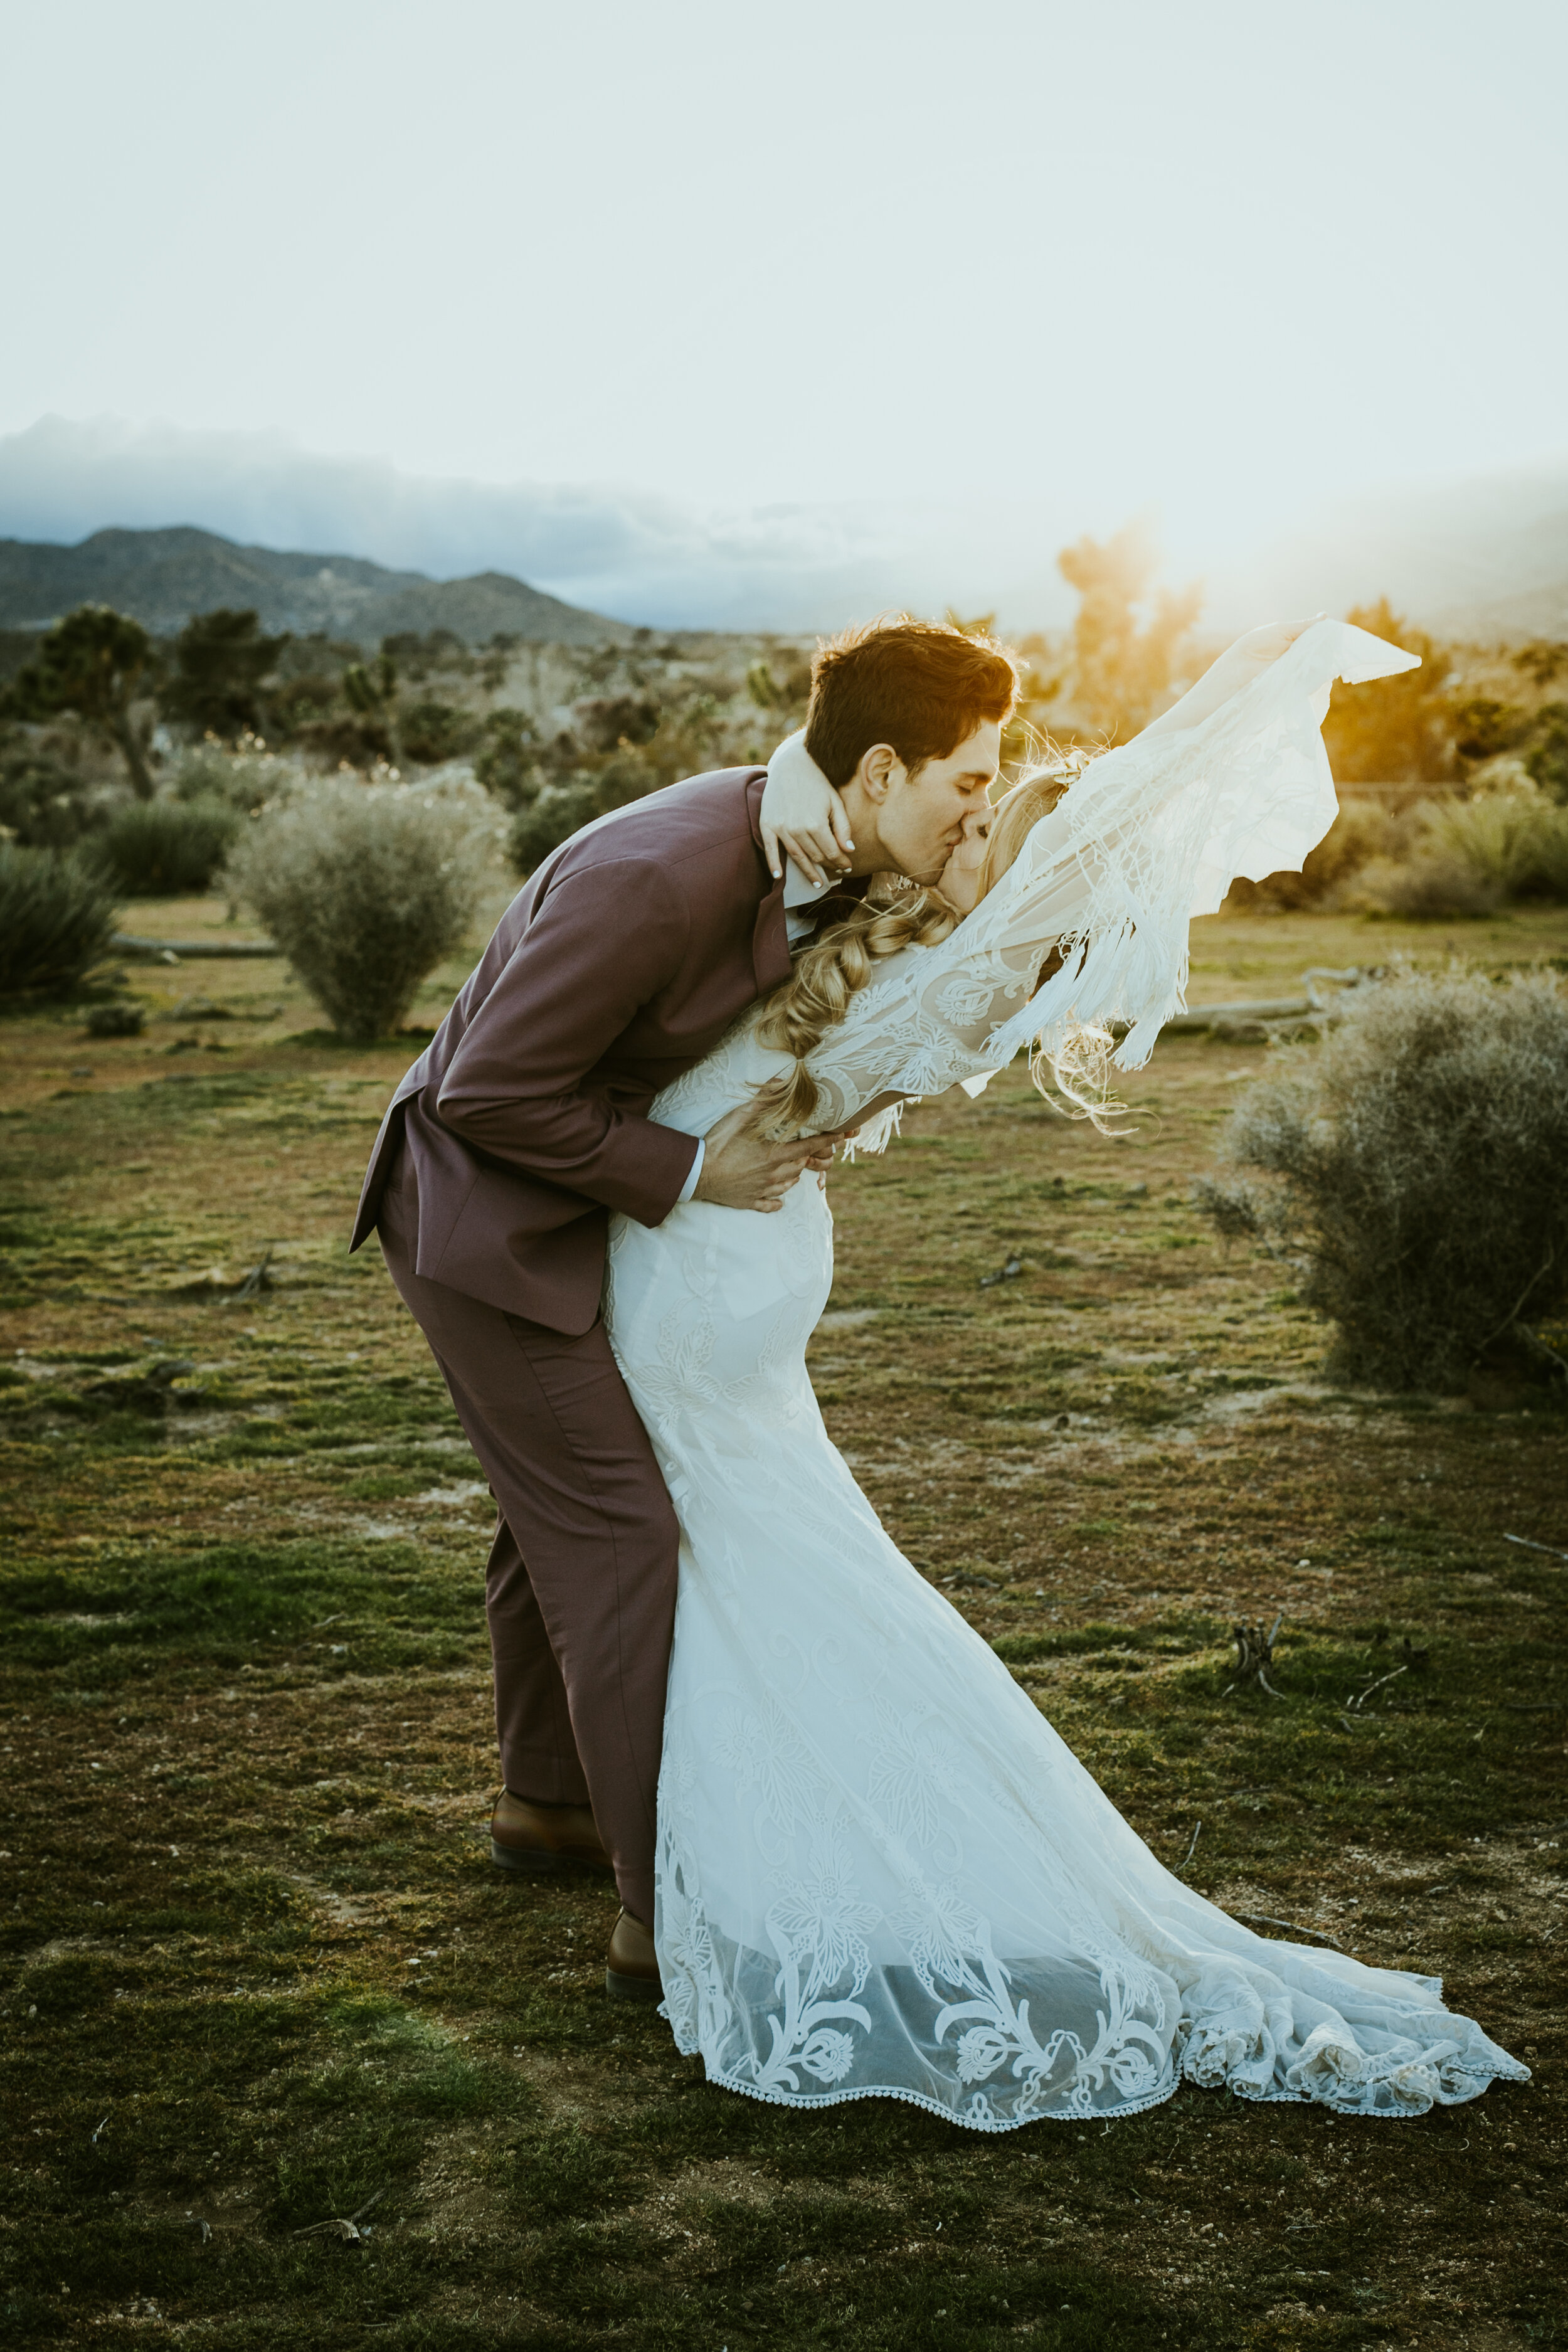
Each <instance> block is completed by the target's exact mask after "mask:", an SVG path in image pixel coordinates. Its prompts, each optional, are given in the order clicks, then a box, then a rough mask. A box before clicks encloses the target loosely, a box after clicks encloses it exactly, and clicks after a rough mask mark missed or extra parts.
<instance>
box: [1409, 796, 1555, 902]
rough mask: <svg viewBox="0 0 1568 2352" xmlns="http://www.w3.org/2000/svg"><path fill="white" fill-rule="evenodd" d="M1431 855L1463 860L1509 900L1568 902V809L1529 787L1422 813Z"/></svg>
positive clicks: (1441, 805)
mask: <svg viewBox="0 0 1568 2352" xmlns="http://www.w3.org/2000/svg"><path fill="white" fill-rule="evenodd" d="M1418 819H1419V823H1420V826H1421V832H1422V836H1423V839H1424V841H1425V843H1426V845H1429V846H1430V847H1431V848H1432V849H1433V850H1435V851H1438V852H1447V854H1448V855H1449V856H1454V857H1456V858H1459V859H1461V860H1462V861H1463V862H1464V863H1465V864H1466V865H1467V866H1469V867H1470V868H1471V869H1472V871H1473V872H1474V873H1476V874H1478V875H1479V876H1481V877H1484V878H1485V879H1486V880H1487V881H1489V882H1491V883H1494V884H1495V885H1496V887H1497V888H1498V889H1499V891H1500V893H1501V894H1502V896H1503V897H1504V898H1564V897H1568V808H1563V807H1559V806H1558V805H1557V803H1555V802H1554V801H1551V800H1548V799H1547V797H1546V796H1545V794H1544V793H1540V792H1537V791H1535V790H1534V789H1533V788H1531V787H1529V786H1520V787H1516V788H1514V789H1512V790H1509V791H1503V792H1494V793H1478V794H1477V795H1476V797H1475V798H1474V799H1473V800H1468V801H1449V802H1447V803H1441V802H1440V803H1434V804H1432V805H1429V806H1427V807H1426V808H1423V809H1422V810H1420V811H1419V812H1418Z"/></svg>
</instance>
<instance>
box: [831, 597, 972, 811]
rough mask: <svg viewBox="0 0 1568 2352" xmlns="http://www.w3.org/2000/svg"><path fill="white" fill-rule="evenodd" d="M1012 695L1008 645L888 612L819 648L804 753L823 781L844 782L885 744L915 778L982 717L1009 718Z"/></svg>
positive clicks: (947, 624)
mask: <svg viewBox="0 0 1568 2352" xmlns="http://www.w3.org/2000/svg"><path fill="white" fill-rule="evenodd" d="M1017 698H1018V669H1017V665H1016V662H1015V661H1014V659H1013V656H1012V655H1011V654H1010V653H1009V652H1008V651H1007V648H1006V647H1005V646H999V645H998V644H997V643H996V641H995V639H994V637H987V636H981V635H969V634H968V633H967V632H966V631H964V630H963V629H956V628H954V627H953V626H952V624H951V622H946V621H914V620H911V619H910V615H909V614H907V613H895V614H890V615H889V616H887V617H885V618H884V619H882V620H879V621H864V622H861V623H859V624H858V625H857V626H856V627H854V628H851V629H844V630H841V631H840V633H839V635H837V636H836V637H828V638H826V639H825V641H824V642H823V643H822V644H821V645H819V646H817V649H816V660H815V661H814V662H813V663H812V666H811V704H810V708H809V709H807V711H806V714H805V748H806V750H807V751H809V752H810V753H811V756H812V758H813V759H814V760H815V761H816V764H817V766H818V767H819V768H820V769H821V770H822V772H823V774H824V775H825V776H826V778H827V781H828V782H829V783H830V784H847V782H849V779H850V777H851V776H852V775H853V774H854V773H855V771H856V769H857V768H858V766H859V764H860V761H861V758H862V755H863V754H864V753H865V752H867V751H869V750H870V749H871V746H872V745H873V744H874V743H890V744H891V745H892V747H893V749H894V751H896V752H897V753H898V755H899V757H900V760H901V761H903V764H904V766H905V767H906V768H907V769H909V770H910V772H911V773H912V772H913V771H914V770H915V769H916V768H918V767H920V766H921V764H922V763H923V762H924V761H927V760H945V759H946V758H947V757H948V756H949V754H950V753H951V752H953V751H957V749H958V747H959V745H960V744H961V743H962V742H963V740H964V738H965V736H968V735H973V732H974V730H975V729H976V728H977V727H979V726H981V725H982V724H983V723H984V721H985V720H986V719H1007V718H1008V717H1010V716H1011V713H1012V709H1013V706H1014V704H1015V703H1016V700H1017Z"/></svg>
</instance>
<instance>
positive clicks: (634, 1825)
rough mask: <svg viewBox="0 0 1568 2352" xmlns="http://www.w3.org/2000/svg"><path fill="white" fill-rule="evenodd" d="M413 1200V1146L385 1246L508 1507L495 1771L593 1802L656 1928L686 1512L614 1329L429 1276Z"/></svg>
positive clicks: (494, 1610) (493, 1584)
mask: <svg viewBox="0 0 1568 2352" xmlns="http://www.w3.org/2000/svg"><path fill="white" fill-rule="evenodd" d="M416 1203H417V1193H416V1179H415V1175H414V1171H413V1169H412V1168H411V1166H410V1164H409V1160H408V1155H407V1152H406V1151H404V1152H402V1153H400V1155H399V1158H398V1161H397V1165H396V1166H395V1169H394V1170H393V1171H392V1173H391V1175H390V1177H389V1179H388V1181H387V1185H386V1190H385V1192H384V1195H383V1197H382V1202H381V1205H380V1210H379V1214H378V1221H377V1222H378V1226H379V1231H380V1235H381V1246H382V1253H383V1255H384V1257H385V1259H386V1265H387V1271H388V1273H389V1274H390V1275H391V1276H392V1279H393V1281H394V1282H395V1285H396V1286H397V1288H398V1291H399V1292H400V1294H401V1296H402V1297H403V1301H404V1304H405V1306H406V1307H407V1308H408V1311H409V1313H410V1314H411V1315H412V1316H413V1317H414V1319H415V1321H416V1323H417V1324H418V1325H419V1327H420V1328H421V1330H422V1331H423V1332H424V1334H425V1337H426V1339H428V1341H429V1342H430V1347H431V1350H432V1352H433V1354H434V1355H435V1358H436V1361H437V1364H439V1366H440V1368H441V1372H442V1376H443V1378H444V1379H445V1381H446V1382H447V1388H448V1389H449V1390H450V1391H451V1396H452V1402H453V1404H454V1405H455V1406H456V1407H457V1411H458V1420H459V1421H460V1422H461V1423H462V1424H463V1428H464V1430H465V1432H466V1433H467V1435H468V1443H469V1444H470V1445H471V1446H472V1447H473V1449H474V1452H475V1454H477V1455H478V1456H479V1464H480V1466H481V1467H482V1469H483V1471H484V1473H485V1475H486V1477H487V1478H488V1479H489V1483H490V1491H491V1493H492V1494H493V1495H494V1496H495V1498H496V1506H497V1509H498V1511H499V1513H500V1517H499V1519H498V1522H497V1526H496V1535H495V1542H494V1543H493V1545H492V1546H491V1548H490V1557H489V1569H488V1571H487V1575H486V1583H485V1607H486V1611H487V1612H488V1614H489V1629H490V1651H491V1654H492V1656H493V1658H494V1661H495V1691H496V1730H497V1733H498V1735H499V1738H500V1759H501V1774H502V1778H503V1780H505V1782H506V1785H507V1787H508V1788H509V1789H510V1790H511V1791H512V1793H513V1795H514V1796H519V1797H530V1798H531V1799H533V1801H535V1802H536V1803H539V1804H551V1805H581V1804H591V1805H592V1806H593V1808H594V1817H595V1820H596V1822H598V1824H599V1833H600V1835H601V1836H602V1837H603V1839H604V1841H605V1845H606V1847H607V1848H608V1850H609V1852H610V1853H611V1855H612V1857H613V1858H614V1861H615V1865H616V1885H617V1886H618V1887H619V1889H620V1895H621V1900H622V1902H623V1903H624V1904H625V1905H626V1909H627V1910H628V1911H630V1912H631V1913H632V1914H633V1915H634V1916H636V1917H637V1918H638V1919H641V1920H642V1921H644V1922H645V1924H647V1925H648V1926H651V1925H652V1923H653V1848H654V1804H655V1796H656V1792H657V1790H658V1759H659V1749H660V1746H661V1743H662V1739H663V1733H664V1688H665V1681H666V1677H667V1675H668V1669H669V1645H670V1638H671V1634H672V1631H673V1627H674V1621H675V1578H676V1554H677V1548H678V1542H679V1538H678V1532H677V1528H676V1520H675V1513H674V1510H673V1509H672V1507H671V1506H670V1500H669V1496H668V1493H667V1492H666V1490H665V1485H664V1480H663V1479H662V1477H661V1476H660V1475H659V1471H658V1464H657V1463H656V1462H655V1460H654V1458H653V1449H652V1448H651V1446H650V1445H649V1444H648V1441H647V1431H646V1430H645V1429H644V1427H643V1425H642V1423H641V1422H640V1421H639V1420H638V1418H637V1409H636V1407H635V1406H634V1405H633V1403H632V1401H631V1398H630V1397H629V1396H628V1395H627V1394H626V1383H625V1381H623V1380H622V1378H621V1376H620V1373H619V1371H618V1370H616V1361H615V1358H614V1357H613V1356H612V1355H611V1353H610V1343H609V1340H608V1339H606V1337H605V1327H604V1324H603V1323H602V1322H598V1323H595V1325H594V1327H593V1328H592V1330H590V1331H585V1332H584V1334H583V1336H582V1337H581V1338H580V1339H572V1338H568V1337H567V1336H565V1335H564V1334H563V1333H562V1332H559V1331H551V1330H547V1329H546V1328H545V1327H544V1326H543V1325H542V1324H540V1323H529V1322H525V1321H524V1320H523V1318H521V1316H518V1315H508V1314H505V1313H503V1311H502V1310H501V1309H500V1307H487V1306H485V1305H484V1304H483V1302H482V1301H481V1300H479V1299H477V1298H469V1297H466V1296H465V1295H464V1294H463V1293H462V1292H461V1291H458V1290H449V1289H448V1288H447V1286H446V1285H445V1284H444V1283H439V1282H427V1281H426V1280H424V1279H423V1278H422V1276H419V1275H417V1274H416V1272H415V1270H414V1234H415V1233H416V1229H417V1212H416Z"/></svg>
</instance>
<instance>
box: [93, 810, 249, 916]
mask: <svg viewBox="0 0 1568 2352" xmlns="http://www.w3.org/2000/svg"><path fill="white" fill-rule="evenodd" d="M239 825H240V819H239V816H238V814H237V812H236V810H235V809H233V808H232V807H231V806H230V805H229V803H227V802H226V801H220V800H214V799H206V800H195V801H176V800H162V799H160V800H152V801H126V802H124V803H122V804H121V807H119V808H118V809H116V811H115V812H114V814H113V815H112V816H111V817H110V820H109V822H108V824H105V825H104V826H103V827H102V829H101V831H100V832H99V833H98V834H97V835H94V837H93V841H92V845H91V853H90V854H91V856H92V859H93V862H94V863H95V864H96V865H97V866H99V867H100V869H101V871H102V872H103V874H104V876H105V877H106V878H107V879H108V881H109V884H110V887H111V888H113V889H115V890H118V891H119V892H120V893H121V897H123V898H188V897H190V896H192V895H193V894H194V893H195V892H197V891H202V890H206V889H209V888H210V887H211V886H212V881H213V877H214V876H215V875H216V873H217V871H218V868H219V867H220V866H222V864H223V862H224V859H225V858H226V856H227V855H228V852H229V848H230V845H231V844H232V843H233V841H234V838H235V835H236V834H237V832H238V831H239Z"/></svg>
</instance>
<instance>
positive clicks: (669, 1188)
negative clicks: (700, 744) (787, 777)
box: [349, 768, 865, 1333]
mask: <svg viewBox="0 0 1568 2352" xmlns="http://www.w3.org/2000/svg"><path fill="white" fill-rule="evenodd" d="M766 781H767V774H766V771H765V770H764V769H762V768H726V769H721V770H720V771H719V772H717V773H715V774H712V775H706V776H693V777H691V778H690V779H689V781H688V782H685V783H679V784H671V785H670V786H668V788H667V789H666V790H665V791H663V792H659V793H652V794H651V795H650V796H649V797H648V798H647V800H642V801H637V802H634V803H632V805H631V806H630V807H629V808H624V809H617V810H616V811H615V812H614V813H613V814H611V815H609V816H605V817H601V818H600V819H599V820H598V822H597V823H596V824H592V825H589V826H588V827H587V828H586V829H585V830H584V832H582V833H579V834H574V835H573V837H572V839H571V840H570V841H568V842H564V843H563V845H562V846H561V847H560V848H559V849H557V850H556V851H554V853H553V854H552V856H549V857H548V858H546V859H545V861H544V864H543V865H542V866H540V867H539V868H538V870H537V872H535V873H534V874H532V875H531V877H529V880H528V881H527V883H526V884H525V885H524V887H523V888H522V889H521V890H520V891H519V893H518V895H517V897H516V898H514V899H513V900H512V902H511V905H510V907H509V908H507V910H506V913H505V914H504V915H503V916H502V917H501V919H500V924H499V925H498V926H497V929H496V932H495V936H494V937H493V939H492V940H490V943H489V947H488V948H487V949H486V950H485V952H484V954H483V956H482V957H481V958H480V960H479V965H478V967H477V969H476V970H475V971H473V973H472V974H471V975H470V976H469V978H468V981H467V982H466V983H465V984H464V987H463V989H462V992H461V993H460V994H459V995H458V1000H457V1003H455V1004H454V1005H453V1007H452V1009H451V1011H450V1013H447V1018H446V1019H445V1021H443V1022H442V1024H441V1026H440V1028H439V1029H438V1030H437V1033H436V1034H435V1036H434V1037H433V1038H432V1039H431V1041H430V1044H429V1045H427V1046H426V1050H425V1052H424V1053H423V1054H421V1055H420V1056H419V1059H418V1060H417V1061H416V1063H415V1065H414V1066H413V1068H412V1069H411V1070H410V1071H409V1072H408V1074H407V1076H405V1078H404V1080H403V1082H402V1084H401V1086H400V1087H398V1089H397V1092H396V1094H395V1096H394V1097H393V1100H392V1106H391V1108H390V1109H389V1110H388V1112H387V1114H386V1117H385V1118H384V1120H383V1122H382V1126H381V1131H380V1133H379V1134H378V1135H377V1137H376V1139H375V1147H374V1150H373V1151H372V1153H371V1159H370V1166H369V1169H368V1170H367V1171H366V1174H365V1180H364V1188H363V1192H362V1193H361V1195H360V1203H359V1213H358V1215H357V1216H356V1218H355V1220H354V1229H353V1238H352V1240H351V1241H350V1244H349V1246H350V1249H351V1250H356V1249H358V1248H359V1246H360V1244H362V1243H363V1241H365V1240H366V1239H367V1238H368V1236H369V1235H370V1234H372V1233H373V1232H374V1230H375V1224H376V1216H377V1211H378V1208H379V1204H380V1201H381V1195H382V1191H383V1188H384V1185H385V1182H386V1179H387V1176H388V1174H389V1173H390V1171H391V1169H392V1167H393V1164H394V1162H395V1159H396V1156H397V1150H398V1145H399V1143H400V1142H402V1143H403V1144H404V1145H405V1148H406V1150H407V1151H408V1153H409V1156H410V1159H411V1160H412V1162H413V1171H414V1175H415V1179H416V1185H417V1190H418V1195H419V1222H418V1253H417V1257H416V1270H417V1272H418V1273H419V1274H421V1275H423V1276H426V1278H427V1279H428V1280H429V1281H432V1282H440V1283H445V1284H446V1285H447V1287H448V1288H450V1289H453V1290H459V1291H463V1292H465V1293H466V1294H467V1295H468V1297H473V1298H480V1299H483V1300H484V1301H485V1302H486V1303H487V1304H488V1305H489V1306H492V1307H502V1308H504V1309H505V1310H506V1311H507V1312H508V1313H509V1314H512V1315H521V1316H524V1317H526V1318H528V1319H529V1321H531V1322H534V1323H542V1324H544V1325H546V1326H547V1327H548V1328H551V1329H552V1330H556V1331H562V1332H569V1333H575V1332H583V1331H586V1330H588V1329H589V1328H591V1326H592V1324H593V1322H594V1319H595V1317H596V1316H597V1314H598V1312H599V1292H600V1286H601V1284H602V1282H603V1279H604V1268H605V1228H606V1223H607V1213H608V1212H609V1211H610V1210H611V1209H620V1210H623V1211H624V1212H625V1213H626V1215H627V1216H630V1217H635V1218H636V1219H637V1222H638V1223H640V1224H645V1225H657V1224H658V1223H661V1222H662V1221H663V1219H664V1218H665V1217H666V1216H668V1213H669V1211H670V1210H671V1209H672V1208H673V1207H674V1205H675V1203H676V1202H677V1201H678V1199H679V1196H680V1192H681V1188H682V1186H683V1185H684V1184H685V1182H686V1179H687V1176H688V1174H689V1171H690V1168H691V1163H692V1161H693V1160H694V1159H695V1157H696V1144H695V1141H694V1139H692V1138H691V1137H690V1136H689V1135H681V1134H679V1133H678V1132H677V1131H676V1130H675V1129H673V1128H668V1127H659V1126H658V1125H657V1124H656V1123H655V1122H654V1121H653V1120H651V1119H649V1118H648V1117H647V1108H648V1105H649V1104H650V1103H651V1101H652V1100H653V1097H654V1096H655V1095H656V1094H657V1093H658V1090H659V1088H660V1087H664V1086H668V1084H669V1082H670V1081H671V1079H673V1078H677V1077H679V1076H680V1075H681V1073H682V1072H683V1071H685V1070H689V1069H690V1068H691V1066H692V1065H693V1064H694V1063H696V1062H700V1060H701V1059H702V1056H703V1055H705V1054H707V1053H709V1052H710V1051H711V1049H712V1048H713V1046H714V1045H717V1044H718V1042H719V1039H720V1038H721V1036H722V1035H723V1034H724V1032H725V1030H726V1029H727V1028H728V1027H729V1025H730V1024H731V1021H733V1020H734V1018H735V1016H736V1015H737V1013H741V1012H742V1011H743V1010H744V1009H745V1007H746V1006H747V1005H748V1004H751V1003H754V1002H755V1000H756V999H757V998H758V997H760V996H764V995H766V994H767V992H769V990H771V989H773V988H776V987H777V986H778V984H779V982H781V981H784V980H787V979H788V977H789V970H790V961H789V943H788V938H787V935H786V929H785V921H784V884H783V882H782V881H780V882H774V881H773V877H772V876H771V875H770V874H769V872H768V869H767V861H766V859H765V858H764V857H763V849H762V835H761V831H760V827H759V824H758V811H759V809H760V807H761V805H762V797H763V784H764V783H765V782H766ZM848 887H849V889H850V890H851V891H854V892H855V893H856V894H857V895H858V892H859V891H860V890H863V889H864V887H865V885H864V884H863V883H860V884H851V885H849V886H848Z"/></svg>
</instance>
